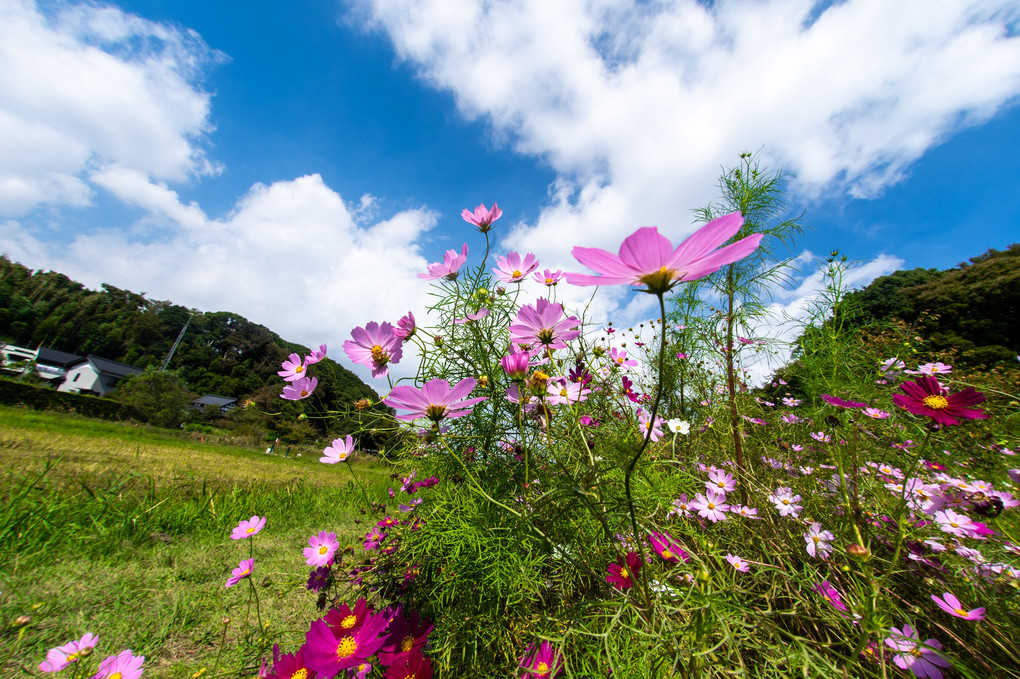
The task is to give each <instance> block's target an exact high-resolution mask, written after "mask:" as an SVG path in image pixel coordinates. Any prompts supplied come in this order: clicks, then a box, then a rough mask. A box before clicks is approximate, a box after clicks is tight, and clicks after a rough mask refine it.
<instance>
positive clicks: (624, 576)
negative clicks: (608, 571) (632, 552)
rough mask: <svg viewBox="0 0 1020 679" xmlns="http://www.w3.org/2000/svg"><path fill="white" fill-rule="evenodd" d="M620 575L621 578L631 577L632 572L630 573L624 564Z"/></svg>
mask: <svg viewBox="0 0 1020 679" xmlns="http://www.w3.org/2000/svg"><path fill="white" fill-rule="evenodd" d="M620 577H621V578H624V579H626V578H629V577H630V573H628V572H627V569H626V568H623V567H622V566H621V567H620Z"/></svg>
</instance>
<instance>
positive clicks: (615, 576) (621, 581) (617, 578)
mask: <svg viewBox="0 0 1020 679" xmlns="http://www.w3.org/2000/svg"><path fill="white" fill-rule="evenodd" d="M607 570H608V571H609V575H607V576H606V582H608V583H609V584H610V585H612V586H613V587H615V588H616V589H619V590H624V589H630V588H631V587H633V586H634V578H636V577H637V575H638V573H640V572H641V557H639V556H638V555H637V552H627V556H626V558H625V560H624V563H623V564H620V563H611V564H609V568H608V569H607Z"/></svg>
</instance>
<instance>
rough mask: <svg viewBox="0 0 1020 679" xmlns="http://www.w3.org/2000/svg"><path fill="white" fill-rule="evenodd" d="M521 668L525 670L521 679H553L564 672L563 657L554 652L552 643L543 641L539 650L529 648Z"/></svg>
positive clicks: (522, 659)
mask: <svg viewBox="0 0 1020 679" xmlns="http://www.w3.org/2000/svg"><path fill="white" fill-rule="evenodd" d="M529 653H530V655H528V654H529ZM519 667H521V668H523V669H524V672H523V673H522V674H521V679H553V678H554V677H555V676H556V675H558V674H559V673H560V672H562V671H563V656H561V655H560V654H559V652H558V651H555V650H553V647H552V644H551V643H549V642H548V641H543V642H542V644H541V645H540V646H539V647H538V649H537V650H536V649H535V647H534V646H529V647H528V650H527V651H526V652H525V654H524V657H523V658H521V662H520V665H519Z"/></svg>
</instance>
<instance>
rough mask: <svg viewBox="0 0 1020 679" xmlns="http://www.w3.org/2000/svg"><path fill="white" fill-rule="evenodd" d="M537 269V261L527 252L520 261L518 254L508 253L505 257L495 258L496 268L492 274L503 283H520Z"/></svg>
mask: <svg viewBox="0 0 1020 679" xmlns="http://www.w3.org/2000/svg"><path fill="white" fill-rule="evenodd" d="M537 268H538V259H536V258H535V255H533V254H532V253H530V252H529V253H528V254H527V255H525V256H524V259H523V260H522V259H521V255H520V253H518V252H508V253H507V255H506V257H497V258H496V268H494V269H493V270H492V272H493V273H494V274H496V278H498V279H499V280H501V281H503V282H504V283H520V282H521V281H523V280H524V279H525V278H527V277H528V274H529V273H531V272H532V271H534V270H535V269H537Z"/></svg>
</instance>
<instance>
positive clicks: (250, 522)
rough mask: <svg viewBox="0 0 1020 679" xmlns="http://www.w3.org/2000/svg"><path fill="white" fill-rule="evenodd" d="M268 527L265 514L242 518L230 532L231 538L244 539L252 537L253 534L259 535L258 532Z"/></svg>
mask: <svg viewBox="0 0 1020 679" xmlns="http://www.w3.org/2000/svg"><path fill="white" fill-rule="evenodd" d="M265 527H266V517H264V516H253V517H251V518H250V519H241V522H240V523H239V524H237V525H236V526H234V530H233V532H232V533H231V534H230V539H231V540H244V539H245V538H250V537H252V536H253V535H258V532H259V531H260V530H262V529H263V528H265Z"/></svg>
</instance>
